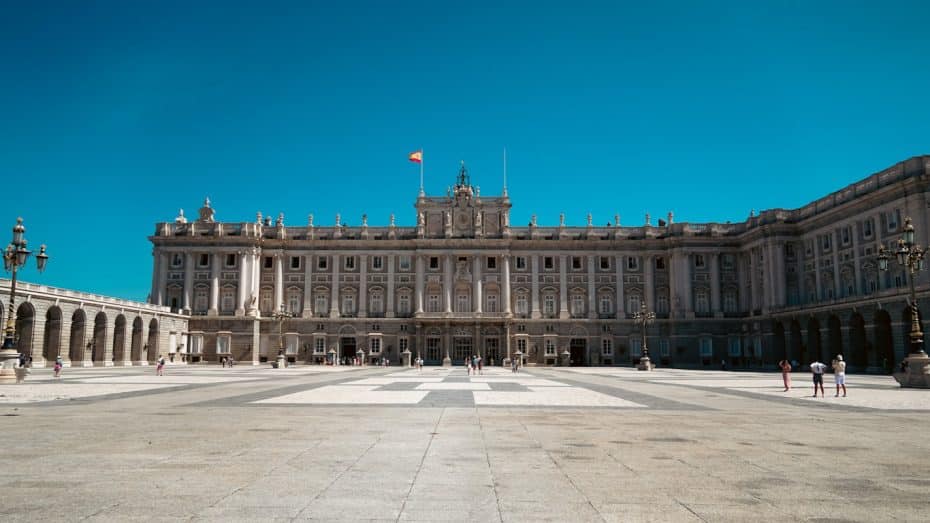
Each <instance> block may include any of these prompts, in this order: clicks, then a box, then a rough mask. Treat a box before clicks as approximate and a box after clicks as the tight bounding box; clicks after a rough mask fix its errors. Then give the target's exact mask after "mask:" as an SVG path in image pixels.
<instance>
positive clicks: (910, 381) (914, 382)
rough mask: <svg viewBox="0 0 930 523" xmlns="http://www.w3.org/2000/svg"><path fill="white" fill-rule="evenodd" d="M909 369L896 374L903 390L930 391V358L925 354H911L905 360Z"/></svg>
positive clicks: (895, 376) (895, 377)
mask: <svg viewBox="0 0 930 523" xmlns="http://www.w3.org/2000/svg"><path fill="white" fill-rule="evenodd" d="M904 361H905V362H906V363H907V368H906V369H904V370H903V371H898V372H895V373H894V379H895V380H896V381H897V382H898V384H899V385H901V388H909V389H930V356H927V354H924V353H918V354H910V355H908V357H907V358H904Z"/></svg>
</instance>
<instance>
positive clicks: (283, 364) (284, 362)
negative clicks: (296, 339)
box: [278, 354, 287, 369]
mask: <svg viewBox="0 0 930 523" xmlns="http://www.w3.org/2000/svg"><path fill="white" fill-rule="evenodd" d="M278 368H279V369H284V368H287V358H286V357H285V356H284V354H278Z"/></svg>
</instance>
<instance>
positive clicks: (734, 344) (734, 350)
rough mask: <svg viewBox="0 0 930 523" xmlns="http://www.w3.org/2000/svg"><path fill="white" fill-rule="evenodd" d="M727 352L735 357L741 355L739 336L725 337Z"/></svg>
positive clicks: (741, 348)
mask: <svg viewBox="0 0 930 523" xmlns="http://www.w3.org/2000/svg"><path fill="white" fill-rule="evenodd" d="M727 354H729V355H730V356H731V357H735V358H738V357H740V356H742V355H743V347H742V345H741V344H740V339H739V336H730V337H729V338H727Z"/></svg>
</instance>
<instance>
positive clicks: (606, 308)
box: [598, 294, 614, 314]
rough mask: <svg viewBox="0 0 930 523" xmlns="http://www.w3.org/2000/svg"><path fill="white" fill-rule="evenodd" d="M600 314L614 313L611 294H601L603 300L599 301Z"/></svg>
mask: <svg viewBox="0 0 930 523" xmlns="http://www.w3.org/2000/svg"><path fill="white" fill-rule="evenodd" d="M598 312H600V313H601V314H611V313H613V312H614V300H613V298H611V296H610V294H601V299H600V300H599V301H598Z"/></svg>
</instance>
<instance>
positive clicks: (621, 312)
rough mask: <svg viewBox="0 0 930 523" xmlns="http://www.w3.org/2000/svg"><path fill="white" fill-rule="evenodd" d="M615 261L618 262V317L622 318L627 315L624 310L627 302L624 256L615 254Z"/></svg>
mask: <svg viewBox="0 0 930 523" xmlns="http://www.w3.org/2000/svg"><path fill="white" fill-rule="evenodd" d="M614 262H615V263H616V266H615V267H614V269H615V270H616V271H615V272H616V276H615V277H616V278H617V282H616V285H617V287H616V289H617V298H616V299H617V319H618V320H622V319H623V318H625V317H626V313H625V312H624V305H625V304H624V303H623V256H619V255H618V256H615V257H614Z"/></svg>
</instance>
